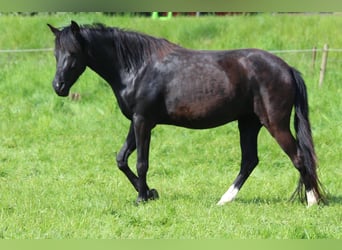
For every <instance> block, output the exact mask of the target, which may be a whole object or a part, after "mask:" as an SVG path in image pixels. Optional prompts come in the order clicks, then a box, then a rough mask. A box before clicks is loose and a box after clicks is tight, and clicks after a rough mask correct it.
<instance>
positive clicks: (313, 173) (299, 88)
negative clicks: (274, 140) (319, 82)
mask: <svg viewBox="0 0 342 250" xmlns="http://www.w3.org/2000/svg"><path fill="white" fill-rule="evenodd" d="M292 75H293V79H294V81H295V85H296V96H295V104H294V106H295V115H294V127H295V130H296V134H297V144H298V147H299V150H300V153H301V155H302V157H303V161H304V166H305V172H306V175H307V176H308V180H309V182H310V186H311V188H312V190H313V191H314V194H315V196H316V198H317V200H318V201H319V202H323V203H325V202H326V200H325V197H324V194H323V188H322V185H321V183H320V181H319V178H318V176H317V158H316V153H315V149H314V144H313V140H312V135H311V126H310V121H309V107H308V98H307V91H306V86H305V82H304V80H303V78H302V76H301V74H300V72H298V71H297V70H296V69H294V68H292ZM303 187H304V183H303V180H302V178H300V180H299V183H298V187H297V190H296V191H295V193H294V194H293V195H292V198H294V197H295V196H296V195H298V196H299V198H300V199H301V200H302V201H304V199H305V195H306V193H305V190H304V188H303Z"/></svg>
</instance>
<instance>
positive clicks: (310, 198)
mask: <svg viewBox="0 0 342 250" xmlns="http://www.w3.org/2000/svg"><path fill="white" fill-rule="evenodd" d="M306 199H307V202H308V207H311V206H312V205H315V204H317V203H318V201H317V198H316V195H315V192H314V191H313V190H309V191H307V192H306Z"/></svg>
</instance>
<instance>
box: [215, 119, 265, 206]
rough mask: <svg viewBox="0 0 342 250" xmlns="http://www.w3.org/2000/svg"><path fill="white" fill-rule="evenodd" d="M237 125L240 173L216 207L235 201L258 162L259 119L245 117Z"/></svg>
mask: <svg viewBox="0 0 342 250" xmlns="http://www.w3.org/2000/svg"><path fill="white" fill-rule="evenodd" d="M238 124H239V131H240V147H241V166H240V172H239V174H238V176H237V177H236V178H235V180H234V182H233V184H232V185H231V186H230V187H229V189H228V190H227V192H226V193H224V194H223V196H222V197H221V199H220V201H219V202H218V203H217V205H224V204H226V203H228V202H231V201H233V200H234V199H235V197H236V195H237V194H238V192H239V190H240V189H241V187H242V185H243V184H244V183H245V181H246V180H247V178H248V177H249V175H250V174H251V173H252V171H253V169H254V168H255V167H256V166H257V164H258V162H259V159H258V152H257V137H258V134H259V131H260V128H261V123H260V121H259V119H258V118H257V117H256V116H252V117H246V118H243V119H239V121H238Z"/></svg>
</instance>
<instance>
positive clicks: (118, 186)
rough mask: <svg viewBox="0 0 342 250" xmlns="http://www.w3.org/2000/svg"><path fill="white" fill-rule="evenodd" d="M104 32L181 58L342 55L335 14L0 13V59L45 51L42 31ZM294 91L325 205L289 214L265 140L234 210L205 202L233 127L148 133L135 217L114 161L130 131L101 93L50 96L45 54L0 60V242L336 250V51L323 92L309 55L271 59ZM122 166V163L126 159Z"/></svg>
mask: <svg viewBox="0 0 342 250" xmlns="http://www.w3.org/2000/svg"><path fill="white" fill-rule="evenodd" d="M70 19H74V20H76V21H79V22H80V23H92V22H103V23H105V24H107V25H112V26H120V27H124V28H127V29H134V30H138V31H142V32H145V33H149V34H152V35H155V36H158V37H165V38H167V39H169V40H171V41H173V42H176V43H178V44H181V45H183V46H185V47H191V48H197V49H228V48H242V47H258V48H262V49H267V50H281V49H307V48H312V47H313V46H317V47H318V48H322V47H323V44H324V43H328V44H329V46H330V47H331V48H341V47H342V36H339V35H338V34H339V31H340V27H341V26H342V16H315V15H313V16H311V15H304V16H301V15H295V16H293V15H291V16H290V15H274V16H272V15H267V14H264V15H256V16H236V17H202V18H190V17H179V18H173V19H171V20H169V21H156V20H151V19H149V18H138V17H134V18H128V17H108V16H104V15H102V14H99V13H91V14H86V13H83V14H68V13H66V14H59V15H54V16H48V15H45V14H41V15H39V16H37V17H20V16H6V15H2V16H0V23H1V25H0V33H1V36H0V44H1V48H0V49H18V48H20V49H21V48H49V47H53V36H52V34H51V33H50V31H49V29H48V28H47V26H46V23H51V24H53V25H56V26H64V25H68V24H69V22H70ZM279 55H280V56H281V57H282V58H284V59H285V60H286V61H288V62H289V63H290V64H291V65H293V66H295V67H297V68H298V69H299V70H300V71H301V72H302V73H303V76H304V78H305V80H306V82H307V87H308V92H309V101H310V111H311V113H310V115H311V123H312V129H313V136H314V141H315V144H316V151H317V155H318V159H319V163H320V168H319V175H320V177H321V180H322V182H323V184H324V185H325V186H326V188H327V190H328V191H329V193H330V195H329V199H330V204H329V206H324V207H312V208H310V209H307V208H306V207H305V206H304V205H302V204H301V203H299V202H295V203H289V202H288V198H289V197H290V195H291V193H292V192H293V191H294V189H295V186H296V183H297V179H298V173H297V172H296V170H295V169H294V168H293V167H292V165H291V163H290V161H289V160H288V158H287V157H286V156H285V154H284V153H283V152H282V151H281V150H280V148H279V147H278V145H277V144H276V143H275V142H274V140H273V139H272V138H271V136H270V135H269V134H268V133H267V132H266V131H265V130H262V131H261V133H260V136H259V156H260V163H259V166H258V168H256V170H255V171H254V172H253V174H252V175H251V177H250V178H249V180H248V181H247V183H246V184H245V186H244V187H243V189H242V190H241V192H240V193H239V195H238V197H237V199H236V200H235V201H234V202H233V203H232V204H228V205H226V206H223V207H218V206H216V205H215V204H216V202H217V201H218V200H219V198H220V197H221V195H222V194H223V193H224V192H225V191H226V189H227V188H228V187H229V185H230V184H231V183H232V181H233V180H234V178H235V176H236V174H237V172H238V170H239V163H240V149H239V141H238V138H239V136H238V130H237V125H236V123H231V124H228V125H226V126H223V127H220V128H216V129H212V130H203V131H194V130H187V129H182V128H176V127H170V126H159V127H157V128H156V129H155V130H154V131H153V136H152V144H151V153H150V155H151V156H150V158H151V159H150V170H149V175H148V181H149V185H150V186H151V187H154V188H156V189H157V190H158V191H159V194H160V199H159V200H158V201H152V202H149V203H147V204H144V205H141V206H135V205H134V203H133V202H134V200H135V198H136V193H135V191H134V189H133V188H132V186H131V185H130V183H129V182H128V180H127V179H126V177H125V176H124V175H123V174H122V173H121V172H120V171H119V170H118V169H117V167H116V164H115V154H116V152H118V150H119V149H120V147H121V146H122V144H123V142H124V139H125V136H126V133H127V129H128V125H129V122H128V121H127V120H126V119H125V118H124V117H123V115H122V114H121V113H120V110H119V109H118V106H117V104H116V101H115V98H114V96H113V94H112V93H111V90H110V88H109V87H108V86H107V85H106V83H105V82H104V81H103V80H102V79H100V78H99V77H98V76H97V75H96V74H94V73H93V72H91V71H90V70H87V71H86V72H85V73H84V74H83V75H82V76H81V78H80V79H79V81H78V83H77V84H76V85H75V86H74V87H73V89H72V92H73V93H75V92H77V93H80V94H81V100H79V101H74V100H71V99H70V98H60V97H58V96H56V95H55V93H54V91H53V89H52V87H51V81H52V79H53V75H54V72H55V59H54V57H53V53H52V52H42V53H16V54H14V53H13V54H10V53H2V54H0V69H1V70H0V221H1V223H0V238H5V239H36V238H39V239H41V238H54V239H55V238H64V239H65V238H77V239H84V238H106V239H108V238H110V239H113V238H133V239H138V238H152V239H165V238H177V239H179V238H181V239H182V238H186V239H188V238H191V239H212V238H221V239H232V238H233V239H235V238H243V239H246V238H248V239H254V238H272V239H277V238H282V239H284V238H285V239H319V238H338V239H341V230H342V226H341V221H342V210H341V203H342V192H341V190H342V182H341V177H342V167H341V154H340V152H341V151H342V144H341V140H340V139H341V138H342V126H341V125H342V118H341V115H340V114H341V110H342V102H341V96H342V95H341V94H342V93H341V92H342V89H341V87H340V83H341V80H342V75H341V62H342V58H341V56H342V54H341V53H337V52H335V53H333V52H331V53H330V54H329V62H328V69H327V74H326V78H325V82H324V85H323V87H322V88H319V87H318V76H319V67H320V57H321V53H318V55H317V62H316V65H315V68H314V69H312V68H311V54H310V53H289V54H279ZM130 165H131V166H132V167H133V169H134V168H135V155H133V156H132V157H131V159H130Z"/></svg>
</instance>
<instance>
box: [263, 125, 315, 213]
mask: <svg viewBox="0 0 342 250" xmlns="http://www.w3.org/2000/svg"><path fill="white" fill-rule="evenodd" d="M268 130H269V131H270V133H271V134H272V136H273V137H274V138H275V140H276V141H277V142H278V144H279V145H280V147H281V148H282V149H283V151H284V152H285V153H286V154H287V155H288V157H289V158H290V159H291V161H292V163H293V165H294V166H295V168H296V169H297V170H298V171H299V173H300V180H299V184H298V188H297V190H296V191H295V193H294V194H293V195H292V198H291V199H293V197H294V196H295V194H296V193H298V194H299V197H300V198H301V199H302V200H304V195H302V194H301V193H302V191H301V190H302V185H304V187H305V196H306V200H307V205H308V207H310V206H312V205H315V204H317V203H318V202H319V195H317V192H318V194H319V191H316V190H318V189H317V186H318V183H317V180H316V178H315V176H312V175H311V174H310V173H308V171H307V170H306V168H305V165H304V159H303V156H302V153H301V151H300V149H299V147H298V145H297V142H296V140H295V138H294V137H293V135H292V133H291V131H290V129H289V128H286V129H279V128H275V126H273V127H271V128H268Z"/></svg>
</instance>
